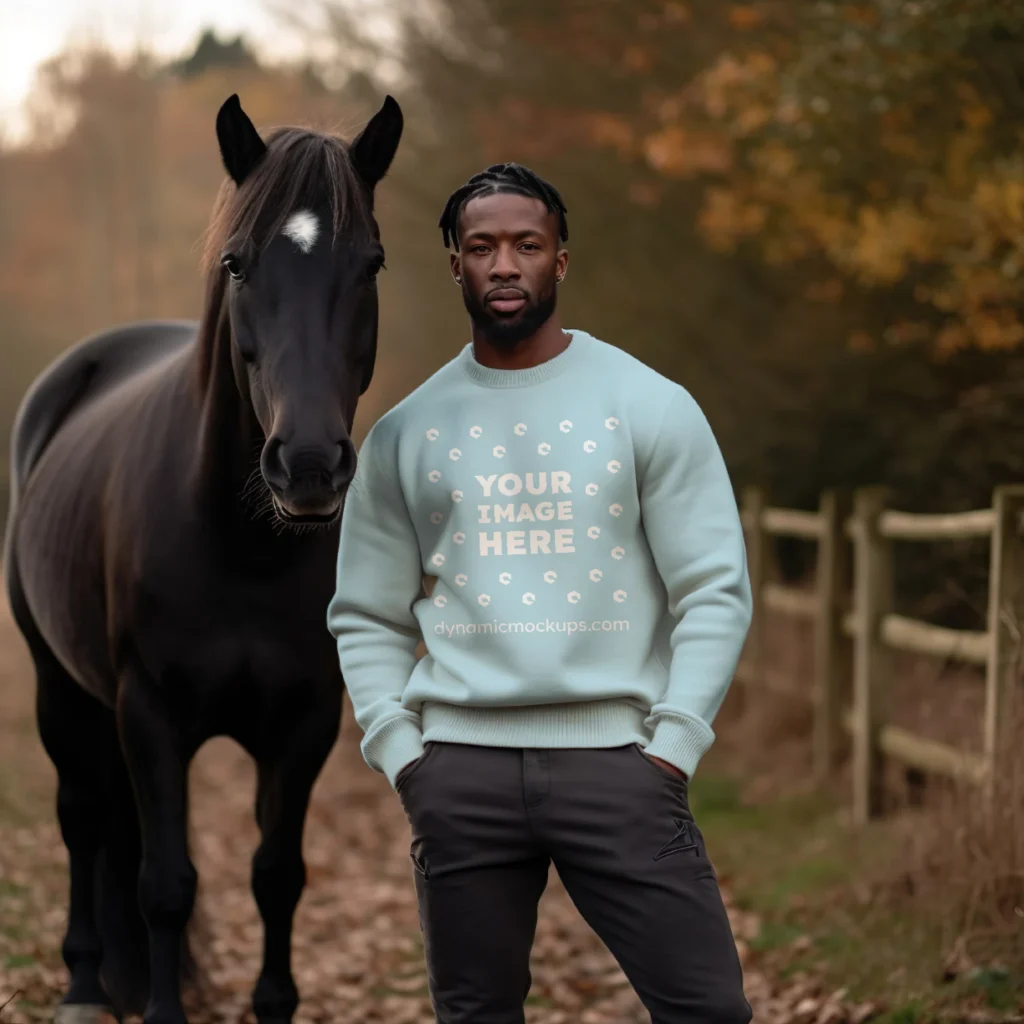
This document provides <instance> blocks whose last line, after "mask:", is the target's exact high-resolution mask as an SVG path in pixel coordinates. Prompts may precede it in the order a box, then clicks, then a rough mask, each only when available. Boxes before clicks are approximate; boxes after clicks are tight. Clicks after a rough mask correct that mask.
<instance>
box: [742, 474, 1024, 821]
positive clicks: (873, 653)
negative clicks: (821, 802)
mask: <svg viewBox="0 0 1024 1024" xmlns="http://www.w3.org/2000/svg"><path fill="white" fill-rule="evenodd" d="M887 497H888V492H887V491H885V490H884V489H882V488H866V489H863V490H860V491H857V492H855V494H854V495H853V496H852V500H851V498H850V497H849V496H847V495H845V494H842V493H840V492H835V491H830V492H826V493H825V494H824V495H822V497H821V502H820V505H819V508H818V511H817V512H807V511H803V510H798V509H788V508H777V507H773V506H770V505H768V504H767V502H766V497H765V493H764V491H763V490H761V489H760V488H756V487H751V488H748V489H747V490H746V491H745V492H744V496H743V507H742V509H741V518H742V521H743V526H744V530H745V532H746V536H747V551H748V562H749V571H750V580H751V586H752V588H753V591H754V617H753V622H752V624H751V630H750V640H749V643H748V647H747V651H748V654H747V656H746V657H745V658H744V659H743V661H742V662H741V663H740V666H739V669H738V670H737V674H736V675H737V679H738V680H739V681H740V682H741V683H744V684H751V685H758V686H762V687H766V688H767V689H769V690H771V691H772V692H776V693H784V694H788V695H795V694H797V693H803V695H804V696H807V697H808V698H809V699H810V701H811V703H812V705H813V708H814V763H815V773H816V774H817V776H818V777H819V779H822V780H823V779H824V778H825V777H827V776H828V775H829V774H830V773H831V771H832V770H833V768H834V767H835V764H836V762H837V760H838V757H839V754H840V752H841V749H842V748H843V746H844V741H845V740H847V739H849V740H852V758H853V805H854V806H853V810H854V816H855V818H856V819H857V820H858V821H860V822H864V821H867V820H868V819H869V818H871V817H874V816H875V815H876V814H877V813H878V812H879V808H880V797H881V786H880V782H881V766H882V759H883V758H893V759H896V760H898V761H900V762H902V763H904V764H907V765H909V766H912V767H915V768H918V769H920V770H922V771H925V772H932V773H937V774H940V775H945V776H949V777H953V778H958V779H964V780H967V781H969V782H972V783H974V784H977V785H979V786H980V787H982V788H983V789H984V790H985V792H986V794H987V795H988V796H991V793H992V788H991V787H992V783H993V781H994V773H995V757H996V753H997V751H998V748H999V744H1000V741H1001V739H1002V727H1003V725H1004V723H1005V722H1006V720H1007V717H1008V715H1007V711H1008V705H1009V700H1010V698H1011V697H1012V695H1013V691H1014V688H1015V685H1016V681H1017V678H1018V675H1019V659H1020V653H1021V634H1020V624H1021V623H1024V484H1022V485H1007V486H1002V487H997V488H996V489H995V491H994V493H993V497H992V507H991V508H987V509H978V510H975V511H970V512H957V513H950V514H939V515H934V514H918V513H910V512H901V511H897V510H894V509H889V508H886V499H887ZM776 537H799V538H802V539H805V540H814V541H816V542H817V573H816V584H815V589H814V591H813V592H807V591H804V590H799V589H796V588H794V587H786V586H783V585H781V584H780V583H778V582H777V581H776V579H775V575H776V573H775V571H774V557H773V544H772V541H773V539H774V538H776ZM967 538H988V539H989V541H990V557H989V599H988V605H989V607H988V623H987V629H986V630H985V631H984V632H979V631H975V630H956V629H947V628H945V627H941V626H935V625H932V624H930V623H927V622H923V621H921V620H918V619H912V618H907V617H905V616H902V615H898V614H896V613H895V612H894V610H893V567H892V561H893V559H892V554H893V544H894V542H897V541H899V542H935V541H949V540H962V539H967ZM766 610H767V611H772V612H777V613H780V614H783V615H788V616H791V617H795V618H799V619H803V620H806V621H810V622H811V623H812V626H813V631H814V670H813V679H814V682H813V687H812V689H811V691H810V693H809V694H808V693H807V692H806V691H801V690H798V688H797V687H796V686H794V685H793V684H792V683H791V682H790V680H788V679H786V678H785V677H784V676H783V674H782V673H779V672H778V671H777V670H773V669H772V668H771V666H769V665H768V664H767V663H766V658H765V656H764V651H765V638H766V633H765V624H764V612H765V611H766ZM892 651H908V652H912V653H915V654H923V655H927V656H930V657H935V658H943V659H950V660H956V661H962V662H965V663H968V664H973V665H980V666H984V668H985V670H986V671H985V705H984V713H983V719H982V722H981V723H980V725H981V733H982V753H981V754H980V755H978V754H966V753H963V752H961V751H959V750H956V749H954V748H953V747H951V746H948V745H946V744H943V743H939V742H937V741H935V740H930V739H927V738H925V737H922V736H918V735H915V734H914V733H912V732H910V731H908V730H906V729H902V728H899V727H897V726H895V725H892V724H890V723H888V722H886V720H885V718H886V714H885V711H886V698H887V696H888V694H889V693H890V691H891V687H892V685H893V679H892V669H891V664H890V655H891V652H892Z"/></svg>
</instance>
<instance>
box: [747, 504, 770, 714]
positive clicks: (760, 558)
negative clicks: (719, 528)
mask: <svg viewBox="0 0 1024 1024" xmlns="http://www.w3.org/2000/svg"><path fill="white" fill-rule="evenodd" d="M766 504H767V502H766V500H765V492H764V489H763V488H761V487H755V486H753V485H751V486H749V487H745V488H744V489H743V519H744V522H745V523H746V527H747V573H748V575H749V577H750V591H751V594H752V596H753V609H752V613H751V622H750V630H749V631H748V634H747V636H748V642H749V644H750V647H749V650H750V661H749V664H750V674H751V676H752V680H751V681H752V682H753V684H754V685H756V684H758V683H760V682H762V680H763V674H764V635H765V631H764V604H763V602H762V599H761V597H762V593H763V590H764V584H765V571H766V567H767V560H768V545H769V543H770V542H771V538H770V537H769V536H768V535H767V534H766V533H765V531H764V527H763V526H762V524H761V515H762V513H763V512H764V510H765V506H766ZM744 703H746V698H745V697H744Z"/></svg>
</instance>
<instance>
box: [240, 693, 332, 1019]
mask: <svg viewBox="0 0 1024 1024" xmlns="http://www.w3.org/2000/svg"><path fill="white" fill-rule="evenodd" d="M320 710H321V713H320V714H319V715H317V716H316V717H312V716H311V717H310V718H307V719H305V720H304V721H303V722H302V723H301V724H300V725H299V726H298V727H297V728H296V729H294V730H293V731H291V732H290V734H289V735H287V736H285V737H278V738H277V743H278V745H279V746H278V749H277V750H275V751H274V752H273V754H272V755H267V754H264V755H262V756H259V757H258V758H257V770H258V780H259V781H258V786H257V795H256V820H257V822H258V823H259V827H260V834H261V841H260V845H259V847H258V848H257V850H256V854H255V856H254V857H253V862H252V891H253V896H254V897H255V899H256V905H257V906H258V907H259V911H260V916H261V917H262V918H263V968H262V970H261V971H260V976H259V980H258V981H257V983H256V988H255V990H254V991H253V1000H252V1002H253V1011H254V1013H255V1014H256V1020H257V1021H258V1022H259V1024H287V1022H290V1021H291V1019H292V1017H293V1016H294V1014H295V1009H296V1007H297V1006H298V1004H299V994H298V990H297V989H296V987H295V980H294V978H293V977H292V966H291V954H292V922H293V920H294V917H295V908H296V906H298V902H299V898H300V897H301V896H302V890H303V888H304V887H305V884H306V866H305V862H304V861H303V859H302V833H303V827H304V825H305V820H306V811H307V808H308V806H309V797H310V793H311V792H312V789H313V785H314V783H315V782H316V779H317V776H318V775H319V773H320V769H321V768H322V767H323V764H324V761H325V760H326V759H327V756H328V754H329V753H330V752H331V747H332V746H333V745H334V742H335V740H336V739H337V736H338V727H339V722H340V712H341V708H340V702H339V706H338V707H337V708H336V709H332V710H329V711H324V710H323V709H320ZM282 740H283V742H282Z"/></svg>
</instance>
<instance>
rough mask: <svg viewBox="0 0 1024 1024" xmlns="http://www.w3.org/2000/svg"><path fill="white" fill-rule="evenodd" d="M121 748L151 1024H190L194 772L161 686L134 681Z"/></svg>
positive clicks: (122, 718)
mask: <svg viewBox="0 0 1024 1024" xmlns="http://www.w3.org/2000/svg"><path fill="white" fill-rule="evenodd" d="M118 726H119V731H120V736H121V746H122V749H123V750H124V755H125V760H126V761H127V763H128V770H129V773H130V774H131V779H132V787H133V789H134V791H135V800H136V804H137V806H138V810H139V824H140V826H141V829H142V869H141V871H140V873H139V906H140V908H141V910H142V916H143V918H145V921H146V927H147V929H148V931H149V965H150V983H149V984H150V990H149V1003H148V1004H147V1006H146V1012H145V1014H144V1015H143V1021H144V1022H145V1024H187V1019H186V1017H185V1011H184V1008H183V1006H182V1000H181V951H182V936H183V935H184V934H185V928H186V926H187V925H188V921H189V918H190V917H191V916H192V908H193V906H194V904H195V897H196V881H197V877H196V869H195V866H194V865H193V863H192V860H191V858H190V856H189V850H188V766H189V761H190V760H191V758H192V754H193V753H194V751H193V750H192V749H190V748H189V747H188V746H187V745H186V743H185V742H184V741H183V739H182V736H181V734H180V731H179V730H178V729H177V728H176V727H175V725H174V722H173V720H172V719H171V717H170V716H169V714H168V713H167V709H166V708H165V707H164V705H163V703H162V701H161V700H160V699H159V696H158V694H157V691H156V687H155V686H154V684H153V683H152V682H151V681H150V680H148V679H144V678H140V677H138V676H135V675H131V676H129V677H128V678H127V679H125V680H124V682H123V683H122V687H121V693H120V697H119V700H118Z"/></svg>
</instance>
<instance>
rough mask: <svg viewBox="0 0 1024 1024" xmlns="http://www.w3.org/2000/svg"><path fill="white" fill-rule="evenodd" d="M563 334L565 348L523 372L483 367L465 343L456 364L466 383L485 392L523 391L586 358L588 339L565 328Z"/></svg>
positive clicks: (469, 345)
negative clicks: (568, 337)
mask: <svg viewBox="0 0 1024 1024" xmlns="http://www.w3.org/2000/svg"><path fill="white" fill-rule="evenodd" d="M565 332H566V334H570V335H572V340H571V341H570V342H569V344H568V346H566V348H564V349H563V350H562V351H561V352H559V353H558V355H557V356H555V357H554V358H553V359H548V360H547V361H546V362H543V363H540V364H539V365H538V366H528V367H526V368H525V369H523V370H498V369H495V368H494V367H491V366H484V365H483V364H482V363H478V362H477V361H476V355H475V354H474V352H473V343H472V342H469V344H467V345H466V347H465V348H464V349H463V350H462V351H461V352H460V353H459V355H458V357H457V362H458V363H459V365H460V366H461V367H462V369H463V370H464V371H465V373H466V374H467V376H469V377H470V379H472V380H474V381H476V383H477V384H480V385H481V386H482V387H485V388H525V387H530V386H531V385H533V384H542V383H543V382H544V381H546V380H551V379H552V378H553V377H557V376H558V375H559V374H561V373H564V372H565V371H566V370H568V369H570V368H572V367H573V366H579V365H581V364H582V362H583V361H584V360H585V358H586V349H587V345H588V342H589V341H590V340H591V338H590V335H589V334H587V332H586V331H574V330H571V329H568V328H566V329H565Z"/></svg>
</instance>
